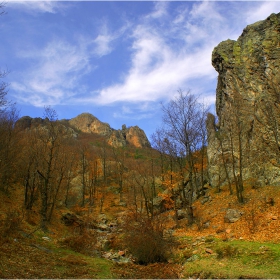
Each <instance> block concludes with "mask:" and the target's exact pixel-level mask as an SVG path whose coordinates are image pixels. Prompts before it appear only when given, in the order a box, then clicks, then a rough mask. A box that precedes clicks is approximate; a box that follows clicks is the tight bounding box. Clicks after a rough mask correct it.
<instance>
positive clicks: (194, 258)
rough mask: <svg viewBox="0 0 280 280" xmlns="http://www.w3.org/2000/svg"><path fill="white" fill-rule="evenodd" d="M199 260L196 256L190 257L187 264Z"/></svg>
mask: <svg viewBox="0 0 280 280" xmlns="http://www.w3.org/2000/svg"><path fill="white" fill-rule="evenodd" d="M198 259H199V256H198V255H192V256H191V257H190V258H188V259H187V262H194V261H196V260H198Z"/></svg>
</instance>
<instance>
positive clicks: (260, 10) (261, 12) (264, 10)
mask: <svg viewBox="0 0 280 280" xmlns="http://www.w3.org/2000/svg"><path fill="white" fill-rule="evenodd" d="M279 11H280V1H266V2H261V3H258V5H256V7H253V8H252V9H250V10H249V11H248V12H246V23H247V24H251V23H254V22H256V21H258V20H262V19H266V18H267V17H268V16H269V15H270V14H272V13H277V12H279Z"/></svg>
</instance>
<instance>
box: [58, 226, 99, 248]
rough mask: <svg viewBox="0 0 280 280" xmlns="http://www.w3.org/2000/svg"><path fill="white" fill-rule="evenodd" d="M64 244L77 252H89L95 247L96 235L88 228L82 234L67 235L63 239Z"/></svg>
mask: <svg viewBox="0 0 280 280" xmlns="http://www.w3.org/2000/svg"><path fill="white" fill-rule="evenodd" d="M62 244H63V245H66V246H67V247H69V248H70V249H72V250H74V251H76V252H79V253H87V252H90V251H93V250H94V249H95V245H96V236H95V235H94V234H92V233H89V232H88V231H87V230H84V231H82V232H81V233H80V234H74V235H71V236H69V237H66V238H65V239H64V240H63V241H62Z"/></svg>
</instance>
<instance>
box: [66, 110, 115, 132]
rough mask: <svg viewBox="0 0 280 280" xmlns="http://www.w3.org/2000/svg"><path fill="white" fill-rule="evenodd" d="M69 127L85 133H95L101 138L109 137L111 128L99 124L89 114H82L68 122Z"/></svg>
mask: <svg viewBox="0 0 280 280" xmlns="http://www.w3.org/2000/svg"><path fill="white" fill-rule="evenodd" d="M69 123H70V125H72V126H74V127H75V128H76V129H78V130H80V131H82V132H85V133H96V134H99V135H102V136H109V135H110V134H111V132H112V128H111V127H110V125H109V124H107V123H103V122H101V121H100V120H99V119H97V118H96V117H94V116H93V115H91V114H89V113H83V114H80V115H78V116H77V117H75V118H73V119H71V120H69Z"/></svg>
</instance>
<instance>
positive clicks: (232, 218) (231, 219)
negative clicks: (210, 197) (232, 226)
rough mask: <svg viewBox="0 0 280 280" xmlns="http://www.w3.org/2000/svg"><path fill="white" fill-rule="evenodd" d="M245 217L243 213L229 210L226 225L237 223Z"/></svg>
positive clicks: (225, 218) (225, 219)
mask: <svg viewBox="0 0 280 280" xmlns="http://www.w3.org/2000/svg"><path fill="white" fill-rule="evenodd" d="M242 215H243V212H242V211H239V210H236V209H228V210H227V212H226V215H225V217H224V221H225V223H235V222H236V221H238V220H239V219H240V218H241V216H242Z"/></svg>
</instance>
